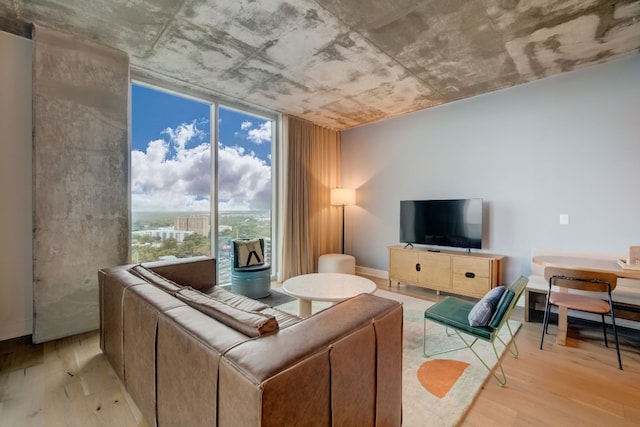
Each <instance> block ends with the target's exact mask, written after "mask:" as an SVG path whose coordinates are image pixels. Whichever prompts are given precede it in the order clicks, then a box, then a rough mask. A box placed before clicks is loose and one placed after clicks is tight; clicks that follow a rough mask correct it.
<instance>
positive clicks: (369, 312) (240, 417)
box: [98, 257, 402, 427]
mask: <svg viewBox="0 0 640 427" xmlns="http://www.w3.org/2000/svg"><path fill="white" fill-rule="evenodd" d="M215 269H216V263H215V259H212V258H204V257H200V258H190V259H185V260H175V261H172V262H158V263H149V264H144V265H143V266H135V265H126V266H118V267H112V268H106V269H102V270H100V271H99V273H98V276H99V283H100V346H101V348H102V351H103V352H104V354H105V355H106V357H107V359H108V361H109V362H110V363H111V365H112V366H113V368H114V370H115V372H116V374H117V375H118V376H119V377H120V379H121V380H122V382H123V383H124V385H125V387H126V389H127V391H128V392H129V394H130V395H131V397H132V398H133V400H134V401H135V402H136V404H137V405H138V408H139V409H140V411H141V413H142V415H143V417H144V418H145V420H146V421H147V422H148V423H149V425H158V426H162V427H165V426H187V425H188V426H200V425H202V426H223V427H224V426H229V427H242V426H278V427H280V426H316V425H317V426H328V425H334V426H385V427H386V426H399V425H400V424H401V412H402V411H401V409H402V380H401V378H402V305H400V304H399V303H397V302H395V301H391V300H389V299H385V298H380V297H376V296H374V295H368V294H363V295H359V296H357V297H355V298H351V299H349V300H346V301H343V302H341V303H338V304H336V305H334V306H332V307H330V308H328V309H326V310H323V311H321V312H319V313H316V314H315V315H313V316H311V317H309V318H306V319H300V318H298V317H297V316H293V315H291V314H288V313H284V312H281V311H279V310H276V309H273V308H271V307H268V306H266V305H265V304H262V303H260V302H258V301H254V300H251V299H248V298H245V297H241V296H237V295H234V294H231V293H230V292H227V291H225V290H224V289H220V288H218V287H216V286H215V277H216V273H215Z"/></svg>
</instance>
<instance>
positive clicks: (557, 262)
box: [531, 255, 640, 345]
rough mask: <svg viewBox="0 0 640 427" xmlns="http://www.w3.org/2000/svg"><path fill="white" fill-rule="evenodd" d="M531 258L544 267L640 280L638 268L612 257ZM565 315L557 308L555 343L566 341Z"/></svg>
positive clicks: (566, 312)
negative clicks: (600, 273)
mask: <svg viewBox="0 0 640 427" xmlns="http://www.w3.org/2000/svg"><path fill="white" fill-rule="evenodd" d="M531 260H532V262H533V263H534V264H538V265H542V266H544V267H558V268H570V269H573V270H582V271H594V272H602V273H613V274H615V275H616V276H617V277H618V278H619V279H621V278H624V279H638V280H640V270H635V269H627V268H622V267H621V266H620V264H618V261H617V260H616V259H612V258H589V257H577V256H560V255H540V256H534V257H533V258H532V259H531ZM567 317H568V310H567V308H566V307H560V308H559V309H558V335H557V337H556V343H557V344H560V345H566V343H567V324H568V320H567Z"/></svg>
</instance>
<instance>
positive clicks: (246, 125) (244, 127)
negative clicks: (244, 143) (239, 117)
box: [240, 120, 253, 130]
mask: <svg viewBox="0 0 640 427" xmlns="http://www.w3.org/2000/svg"><path fill="white" fill-rule="evenodd" d="M251 126H253V123H251V122H250V121H248V120H245V121H244V122H242V124H241V125H240V129H242V130H247V129H250V128H251Z"/></svg>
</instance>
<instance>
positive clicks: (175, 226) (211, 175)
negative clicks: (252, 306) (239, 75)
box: [131, 84, 276, 285]
mask: <svg viewBox="0 0 640 427" xmlns="http://www.w3.org/2000/svg"><path fill="white" fill-rule="evenodd" d="M131 105H132V117H131V218H132V221H131V222H132V239H131V241H132V247H131V258H132V261H133V262H147V261H155V260H159V259H167V258H186V257H190V256H196V255H211V254H213V255H214V256H215V257H216V258H217V260H218V283H219V284H222V285H224V284H226V283H229V282H230V260H231V251H230V249H231V240H232V239H234V238H256V237H262V238H264V239H265V243H266V245H265V246H266V247H265V252H266V254H265V255H266V258H267V260H268V261H270V260H271V246H272V245H271V234H272V221H271V218H272V210H271V206H272V197H273V191H272V187H273V180H272V174H273V168H272V162H271V160H272V150H273V146H274V144H273V141H274V135H275V133H274V129H275V123H276V122H275V118H273V117H271V118H269V117H264V116H263V115H260V114H257V113H255V112H253V111H247V110H246V109H238V108H233V107H228V106H224V107H223V106H219V105H218V104H217V103H215V102H213V101H205V100H202V99H199V98H191V97H187V96H182V95H179V94H175V93H169V92H167V91H164V90H161V89H158V88H155V87H149V86H146V85H139V84H132V88H131ZM216 119H217V120H216ZM216 135H217V137H218V142H217V144H212V142H211V141H215V138H216ZM212 200H213V201H212ZM216 226H217V228H215V227H216ZM216 230H217V232H214V231H216Z"/></svg>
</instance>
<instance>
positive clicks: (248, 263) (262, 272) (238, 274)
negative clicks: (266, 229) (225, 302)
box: [231, 239, 271, 299]
mask: <svg viewBox="0 0 640 427" xmlns="http://www.w3.org/2000/svg"><path fill="white" fill-rule="evenodd" d="M232 243H233V251H232V254H233V255H232V256H233V258H232V259H231V290H232V291H233V292H234V293H236V294H239V295H244V296H247V297H249V298H253V299H259V298H264V297H266V296H268V295H269V294H270V293H271V265H269V264H268V263H266V262H264V239H256V240H249V239H237V240H234V241H233V242H232ZM256 243H259V246H258V245H257V244H256ZM247 247H248V248H250V250H249V251H246V250H242V249H241V248H244V249H246V248H247ZM258 247H259V249H260V252H261V253H257V254H256V253H255V250H256V249H257V248H258ZM241 254H245V256H247V255H248V256H249V257H250V259H246V260H242V259H241V258H240V256H241ZM256 259H258V260H260V262H259V263H256ZM240 265H245V267H240Z"/></svg>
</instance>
